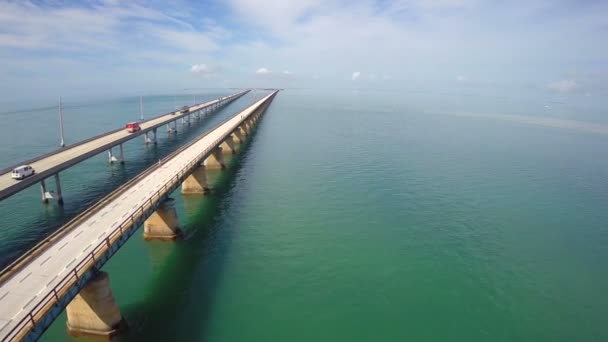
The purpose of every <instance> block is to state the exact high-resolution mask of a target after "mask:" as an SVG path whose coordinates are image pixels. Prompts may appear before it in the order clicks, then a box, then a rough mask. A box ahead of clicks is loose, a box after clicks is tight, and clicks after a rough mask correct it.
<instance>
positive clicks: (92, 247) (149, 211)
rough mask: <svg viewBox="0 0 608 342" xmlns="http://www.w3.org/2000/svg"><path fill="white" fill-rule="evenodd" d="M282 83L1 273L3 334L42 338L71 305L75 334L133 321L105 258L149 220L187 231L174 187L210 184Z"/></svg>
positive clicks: (191, 190) (155, 232) (175, 232)
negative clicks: (211, 174)
mask: <svg viewBox="0 0 608 342" xmlns="http://www.w3.org/2000/svg"><path fill="white" fill-rule="evenodd" d="M277 92H278V91H274V92H272V93H271V94H269V95H267V96H265V97H264V98H262V99H261V100H259V101H257V102H255V103H253V104H252V105H251V106H249V107H248V108H246V109H244V110H243V111H241V112H240V113H237V114H236V115H234V116H232V117H230V118H228V119H226V120H225V121H223V122H221V123H219V124H218V125H216V126H215V127H214V128H212V129H210V130H208V131H207V132H205V133H203V134H202V135H201V136H199V137H197V138H196V139H194V140H193V141H192V142H191V143H189V144H187V145H185V146H183V147H181V148H179V149H178V150H176V151H175V152H173V153H172V154H170V155H169V156H167V157H166V158H164V159H163V160H161V161H160V162H159V163H158V164H156V163H155V165H153V166H151V167H150V168H148V169H147V170H145V171H144V172H142V173H141V174H140V175H138V176H137V177H135V178H134V179H132V180H130V181H128V182H127V183H125V184H124V185H122V186H121V187H119V188H118V189H116V190H115V191H113V192H112V193H110V194H109V195H108V196H106V197H105V198H103V199H102V200H100V201H99V202H97V203H96V204H95V205H93V206H92V207H91V208H89V209H87V210H86V211H85V212H83V213H81V214H80V215H78V216H77V217H75V218H74V219H73V220H71V221H70V222H69V223H67V224H66V225H65V226H63V227H62V228H61V229H60V230H58V231H57V232H55V233H54V234H53V235H52V236H50V237H49V238H47V239H45V240H44V241H42V242H40V243H39V244H38V245H37V246H36V247H34V248H33V249H32V250H30V251H29V252H27V253H26V254H25V255H24V256H22V257H21V258H19V259H18V260H17V261H15V262H14V263H13V264H11V265H10V266H9V267H7V268H6V269H5V270H3V271H2V273H0V341H3V342H4V341H21V340H26V341H34V340H37V339H38V338H39V337H40V336H41V335H42V333H43V332H44V331H45V330H46V329H47V328H48V327H49V326H50V324H51V323H52V322H53V321H54V320H55V319H56V318H57V317H58V316H59V314H60V313H61V312H62V311H63V310H64V309H66V311H67V319H68V322H67V326H68V332H69V333H70V334H73V335H96V336H112V335H114V334H117V333H119V332H120V330H121V329H122V328H123V327H124V326H125V323H124V321H123V319H122V316H121V313H120V309H119V308H118V305H117V304H116V302H115V301H114V297H113V295H112V292H111V289H110V287H109V276H108V274H107V273H105V272H102V271H101V268H102V266H103V265H104V264H105V263H106V262H107V261H108V260H109V259H110V258H111V257H112V255H114V254H115V253H116V252H117V251H118V249H119V248H121V247H122V246H123V245H124V244H125V243H126V242H127V240H128V239H129V238H130V237H131V236H132V235H133V234H134V233H135V232H136V230H137V229H138V227H140V226H141V225H142V224H143V226H144V234H143V235H144V238H145V239H159V240H173V239H176V238H178V237H179V236H180V234H181V232H180V229H179V226H178V221H177V212H176V210H175V208H174V207H173V200H172V199H171V198H169V195H170V194H171V193H172V192H173V191H174V190H176V189H177V188H178V187H180V185H181V192H182V193H184V194H205V193H206V192H207V191H208V189H209V188H208V185H207V177H206V175H207V174H206V172H207V170H208V169H224V168H225V164H224V154H227V153H230V154H234V153H236V152H237V151H238V150H239V146H240V144H242V143H244V142H245V141H246V138H247V136H248V135H250V134H251V131H252V129H253V128H254V126H255V125H256V123H257V122H258V121H259V119H260V118H261V117H262V115H263V114H264V112H265V110H266V108H267V107H268V106H269V105H270V103H271V102H272V100H273V98H274V97H275V95H276V94H277Z"/></svg>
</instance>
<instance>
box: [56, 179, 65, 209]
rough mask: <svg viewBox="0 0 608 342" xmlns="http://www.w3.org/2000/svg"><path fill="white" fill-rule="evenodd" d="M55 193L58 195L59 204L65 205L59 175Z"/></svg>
mask: <svg viewBox="0 0 608 342" xmlns="http://www.w3.org/2000/svg"><path fill="white" fill-rule="evenodd" d="M55 193H56V199H57V203H58V204H59V205H62V204H63V195H62V193H61V181H60V180H59V173H56V174H55Z"/></svg>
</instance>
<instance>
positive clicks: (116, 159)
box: [108, 144, 125, 164]
mask: <svg viewBox="0 0 608 342" xmlns="http://www.w3.org/2000/svg"><path fill="white" fill-rule="evenodd" d="M118 146H119V151H120V155H119V156H118V157H116V156H115V155H114V153H113V150H112V149H113V147H110V149H109V150H108V162H109V163H110V164H113V163H121V164H124V163H125V159H124V150H123V148H122V144H119V145H118Z"/></svg>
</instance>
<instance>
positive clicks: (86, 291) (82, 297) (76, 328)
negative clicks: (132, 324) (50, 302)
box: [66, 272, 126, 337]
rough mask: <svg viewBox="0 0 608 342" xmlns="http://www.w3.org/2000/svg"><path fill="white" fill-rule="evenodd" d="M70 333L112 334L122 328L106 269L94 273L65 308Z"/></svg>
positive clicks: (103, 335)
mask: <svg viewBox="0 0 608 342" xmlns="http://www.w3.org/2000/svg"><path fill="white" fill-rule="evenodd" d="M66 312H67V316H68V321H67V329H68V333H69V334H70V335H72V336H83V335H89V336H101V337H112V336H114V335H116V334H118V333H119V332H120V331H121V330H124V329H125V328H126V322H125V321H124V320H123V319H122V315H121V314H120V309H119V308H118V304H116V301H115V300H114V296H113V295H112V290H111V289H110V277H109V276H108V274H107V273H106V272H99V273H97V274H96V275H95V276H94V278H93V279H91V280H90V281H89V282H88V283H87V285H86V286H85V287H84V288H83V289H82V290H80V292H79V293H78V295H76V297H74V299H72V301H71V302H70V304H68V306H67V308H66Z"/></svg>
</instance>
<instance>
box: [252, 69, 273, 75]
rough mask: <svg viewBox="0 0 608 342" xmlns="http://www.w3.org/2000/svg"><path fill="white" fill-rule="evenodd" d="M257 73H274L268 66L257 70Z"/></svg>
mask: <svg viewBox="0 0 608 342" xmlns="http://www.w3.org/2000/svg"><path fill="white" fill-rule="evenodd" d="M255 73H256V74H258V75H269V74H271V73H272V71H270V70H269V69H268V68H259V69H258V70H256V71H255Z"/></svg>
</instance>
